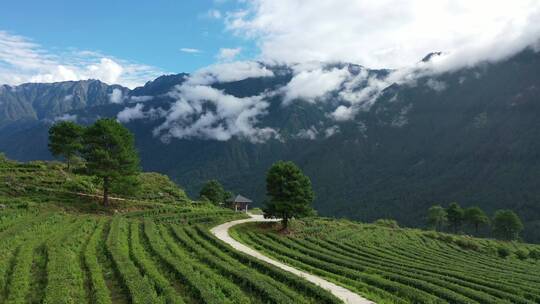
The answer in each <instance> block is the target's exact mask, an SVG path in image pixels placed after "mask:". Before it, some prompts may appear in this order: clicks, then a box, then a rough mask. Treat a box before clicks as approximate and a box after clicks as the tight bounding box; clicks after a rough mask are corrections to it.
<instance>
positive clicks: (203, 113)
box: [153, 84, 278, 143]
mask: <svg viewBox="0 0 540 304" xmlns="http://www.w3.org/2000/svg"><path fill="white" fill-rule="evenodd" d="M169 95H170V96H171V97H174V98H176V102H175V103H174V104H173V106H172V107H171V109H170V110H169V111H168V112H167V113H166V115H165V121H164V122H163V123H162V124H161V125H160V126H158V127H157V128H155V129H154V131H153V133H154V135H155V136H158V137H160V138H161V139H162V140H163V141H168V140H170V139H171V138H180V139H183V138H203V139H213V140H219V141H226V140H229V139H231V138H232V137H233V136H237V137H239V138H243V139H247V140H249V141H251V142H253V143H258V142H263V141H266V140H268V139H270V138H276V137H278V133H277V131H276V130H274V129H272V128H268V127H259V126H257V124H258V122H259V118H260V117H261V116H263V115H265V114H266V111H267V108H268V106H269V104H268V102H266V101H264V100H263V98H264V96H252V97H245V98H238V97H235V96H232V95H228V94H225V93H224V92H223V91H221V90H217V89H215V88H212V87H210V86H206V85H190V84H184V85H182V86H179V87H177V88H176V90H175V91H173V92H170V93H169Z"/></svg>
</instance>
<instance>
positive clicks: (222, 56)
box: [216, 47, 242, 61]
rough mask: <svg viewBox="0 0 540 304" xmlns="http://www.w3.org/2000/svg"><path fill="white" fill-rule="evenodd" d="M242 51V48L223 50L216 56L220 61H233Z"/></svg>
mask: <svg viewBox="0 0 540 304" xmlns="http://www.w3.org/2000/svg"><path fill="white" fill-rule="evenodd" d="M241 51H242V48H239V47H238V48H221V49H219V52H218V54H217V55H216V58H217V59H218V60H219V61H231V60H233V59H234V58H236V56H238V55H239V54H240V52H241Z"/></svg>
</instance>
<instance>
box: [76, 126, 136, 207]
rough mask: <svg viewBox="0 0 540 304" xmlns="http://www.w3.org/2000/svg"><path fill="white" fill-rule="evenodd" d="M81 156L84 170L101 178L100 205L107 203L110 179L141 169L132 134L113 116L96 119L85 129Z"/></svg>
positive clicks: (122, 176)
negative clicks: (101, 192)
mask: <svg viewBox="0 0 540 304" xmlns="http://www.w3.org/2000/svg"><path fill="white" fill-rule="evenodd" d="M82 143H83V147H82V156H83V158H84V159H85V160H86V168H87V172H88V173H89V174H91V175H95V176H98V177H100V178H102V179H103V204H104V205H108V204H109V189H110V186H111V182H113V181H118V180H124V179H126V178H128V177H129V176H134V175H137V174H138V173H139V172H140V168H139V156H138V154H137V151H136V150H135V140H134V137H133V134H131V132H129V130H128V129H127V128H125V127H124V126H123V125H121V124H120V123H119V122H117V121H116V120H114V119H99V120H97V121H96V122H95V123H94V124H93V125H91V126H89V127H88V128H86V130H85V132H84V135H83V141H82Z"/></svg>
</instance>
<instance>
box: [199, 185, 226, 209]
mask: <svg viewBox="0 0 540 304" xmlns="http://www.w3.org/2000/svg"><path fill="white" fill-rule="evenodd" d="M227 195H228V193H227V192H225V189H223V186H222V185H221V184H220V183H219V182H218V181H217V180H215V179H213V180H209V181H208V182H206V184H204V186H203V187H202V189H201V191H200V192H199V196H200V197H201V198H203V197H206V198H207V199H208V200H209V201H211V202H212V203H213V204H215V205H218V204H220V203H223V202H224V201H225V200H226V199H227V198H228V197H226V196H227Z"/></svg>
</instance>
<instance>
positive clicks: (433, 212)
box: [427, 205, 448, 231]
mask: <svg viewBox="0 0 540 304" xmlns="http://www.w3.org/2000/svg"><path fill="white" fill-rule="evenodd" d="M427 221H428V225H429V226H431V227H433V228H435V230H439V231H440V230H442V227H443V226H444V225H445V224H446V222H447V221H448V218H447V213H446V210H444V208H443V207H441V206H440V205H435V206H432V207H431V208H429V210H428V216H427Z"/></svg>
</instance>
